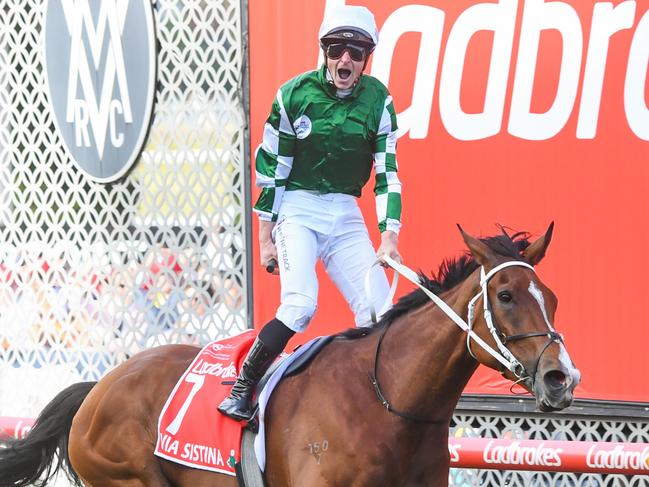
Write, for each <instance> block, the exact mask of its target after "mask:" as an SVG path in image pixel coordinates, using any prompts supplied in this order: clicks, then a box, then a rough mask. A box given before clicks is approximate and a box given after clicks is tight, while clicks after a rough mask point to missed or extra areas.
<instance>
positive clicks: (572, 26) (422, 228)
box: [249, 0, 649, 402]
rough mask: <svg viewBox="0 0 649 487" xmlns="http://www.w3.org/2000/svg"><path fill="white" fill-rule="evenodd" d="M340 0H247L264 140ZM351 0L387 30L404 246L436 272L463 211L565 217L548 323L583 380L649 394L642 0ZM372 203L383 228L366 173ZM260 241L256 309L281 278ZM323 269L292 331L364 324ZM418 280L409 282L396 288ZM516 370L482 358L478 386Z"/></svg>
mask: <svg viewBox="0 0 649 487" xmlns="http://www.w3.org/2000/svg"><path fill="white" fill-rule="evenodd" d="M340 3H344V1H343V0H328V1H325V0H312V1H309V2H304V1H303V0H263V1H262V0H251V1H250V2H249V29H250V79H251V111H250V115H251V137H252V142H251V143H252V150H253V153H254V149H255V148H256V147H257V145H258V144H259V142H260V141H261V136H262V130H263V125H264V121H265V119H266V117H267V116H268V113H269V111H270V107H271V103H272V101H273V98H274V96H275V93H276V91H277V89H278V87H279V86H280V85H281V84H282V83H284V82H285V81H287V80H288V79H290V78H292V77H293V76H295V75H297V74H299V73H301V72H304V71H307V70H310V69H315V68H316V67H318V65H319V62H321V61H319V48H318V39H317V32H318V28H319V25H320V22H321V21H322V17H323V14H324V12H325V9H326V8H330V7H331V6H333V5H334V4H340ZM347 3H348V4H353V5H364V6H367V7H368V8H370V9H371V10H372V11H373V13H374V15H375V17H376V21H377V24H378V27H379V30H380V40H379V45H378V47H377V49H376V51H375V52H374V54H373V56H372V59H371V60H370V63H369V65H368V67H367V69H366V73H368V74H371V75H373V76H375V77H377V78H379V79H380V80H381V81H383V82H384V83H385V84H386V85H387V86H388V88H389V90H390V92H391V94H392V96H393V98H394V103H395V108H396V110H397V113H398V122H399V127H400V130H401V136H400V138H399V142H398V148H397V159H398V163H399V175H400V179H401V182H402V184H403V195H402V197H403V228H402V231H401V234H400V243H399V248H400V251H401V253H402V255H403V257H404V263H405V264H406V265H408V266H409V267H411V268H413V269H415V270H418V269H421V270H423V271H424V272H426V273H427V274H430V271H431V270H434V271H436V270H437V268H438V266H439V264H440V263H441V262H442V260H443V259H445V258H449V257H456V256H459V255H460V254H461V253H462V252H464V250H465V248H464V245H463V242H462V240H461V238H460V235H459V233H458V231H457V228H456V224H457V223H460V224H461V225H462V226H463V228H465V229H466V230H467V231H468V232H470V233H472V234H474V235H483V236H487V235H494V234H497V233H499V231H500V230H499V228H498V226H497V225H498V224H500V225H504V226H506V227H507V228H510V229H512V230H518V231H521V230H525V231H529V232H531V233H532V234H533V237H534V238H535V237H537V236H539V235H541V234H542V232H544V231H545V229H546V228H547V226H548V224H549V223H550V222H551V221H554V222H555V233H554V237H553V242H552V244H551V245H550V248H549V251H548V255H547V257H546V259H545V260H544V261H543V262H542V263H541V264H540V265H539V266H538V272H539V275H540V277H541V279H543V281H544V282H545V283H547V284H548V286H549V287H550V288H551V289H552V290H553V291H554V292H555V293H556V295H557V296H558V298H559V307H558V310H557V315H556V317H555V325H556V327H557V328H558V330H559V331H560V332H562V333H563V334H564V336H565V341H566V345H567V348H568V350H569V352H570V353H571V357H572V359H573V360H574V362H575V364H576V365H577V367H578V368H579V369H580V370H581V372H582V374H583V381H582V383H581V385H580V386H579V387H578V389H577V391H576V395H577V397H581V398H594V399H610V400H620V401H641V402H649V377H648V376H647V374H646V373H645V371H646V358H645V353H646V352H645V348H646V346H647V342H648V338H649V327H648V326H647V325H646V323H645V322H646V319H645V315H646V311H645V304H646V303H647V302H648V301H649V287H648V286H647V285H646V283H645V280H646V276H649V259H646V258H645V254H646V252H647V251H648V250H649V221H648V220H649V219H648V216H649V211H648V210H649V203H648V201H647V200H648V198H649V107H648V104H649V102H648V100H649V83H648V82H647V71H648V66H649V0H642V1H621V2H620V1H615V2H604V1H601V2H599V1H595V2H585V1H581V0H569V1H552V2H549V1H548V2H545V1H543V0H526V1H524V2H523V1H516V0H500V1H482V2H480V1H468V0H452V1H451V0H436V1H433V0H423V1H418V2H416V3H415V2H411V1H409V0H384V1H381V2H371V1H369V0H358V1H357V0H354V1H351V0H350V1H348V2H347ZM253 164H254V162H253ZM253 174H254V168H253ZM253 178H254V176H253ZM253 182H254V181H253ZM257 195H258V192H257V191H256V189H255V190H253V199H256V197H257ZM361 207H362V209H363V212H364V215H365V218H366V221H367V223H368V226H369V228H370V232H371V236H372V238H373V240H374V242H376V243H377V244H378V241H379V235H378V230H377V228H376V215H375V213H374V211H375V210H374V199H373V193H372V184H368V186H367V187H366V188H365V191H364V194H363V196H362V198H361ZM253 220H254V225H255V226H254V228H253V230H254V232H255V235H254V236H253V242H256V231H257V227H256V223H257V222H256V218H255V219H253ZM257 250H258V249H257V248H255V249H254V251H255V256H254V259H255V268H254V296H255V302H254V304H255V306H254V313H255V314H254V316H255V320H256V323H257V326H261V325H263V324H264V323H265V322H266V321H267V320H268V319H270V318H272V316H273V315H274V313H275V309H276V307H277V305H278V303H279V280H278V278H277V277H276V276H270V275H267V274H266V273H265V272H264V271H263V268H262V267H261V266H260V265H259V257H258V255H257V253H258V252H257ZM319 275H320V295H319V303H318V311H317V314H316V317H315V319H314V320H313V322H312V323H311V325H310V327H309V329H308V331H307V332H306V333H305V334H304V335H302V336H300V337H299V338H297V339H294V342H297V341H300V342H303V341H306V339H308V338H310V337H313V336H315V335H322V334H325V333H333V332H336V331H339V330H342V329H345V328H348V327H350V326H353V317H352V315H351V313H350V312H349V310H348V309H347V305H346V303H345V302H344V300H343V298H342V297H341V296H340V294H339V293H338V291H337V290H336V289H335V287H334V286H333V285H332V284H331V282H330V281H329V279H328V277H327V276H326V273H324V272H323V270H322V269H321V268H320V269H319ZM411 289H412V287H411V286H409V285H408V284H407V283H401V284H400V287H399V291H398V292H397V296H401V295H404V294H406V293H407V292H409V291H410V290H411ZM509 386H510V384H509V383H507V382H506V381H504V380H503V379H501V378H500V377H499V376H498V375H497V374H495V373H492V372H491V371H488V370H485V369H484V368H480V369H479V371H478V372H477V373H476V375H475V376H474V378H473V379H472V380H471V382H470V383H469V386H468V388H467V391H468V392H480V393H490V394H495V393H497V394H500V393H503V394H508V393H509Z"/></svg>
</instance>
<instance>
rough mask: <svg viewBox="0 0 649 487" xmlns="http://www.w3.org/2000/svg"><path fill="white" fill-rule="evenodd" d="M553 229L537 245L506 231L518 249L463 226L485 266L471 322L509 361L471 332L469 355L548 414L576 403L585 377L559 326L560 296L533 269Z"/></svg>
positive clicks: (471, 304) (471, 308)
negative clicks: (479, 342) (531, 397)
mask: <svg viewBox="0 0 649 487" xmlns="http://www.w3.org/2000/svg"><path fill="white" fill-rule="evenodd" d="M458 227H459V226H458ZM553 227H554V223H552V224H550V226H549V227H548V230H547V231H546V232H545V235H543V236H542V237H540V238H539V239H537V240H536V241H534V242H533V243H531V244H528V241H527V240H526V239H522V240H514V239H510V238H509V236H508V235H507V234H506V233H505V236H506V237H507V238H506V239H505V241H509V242H511V243H513V244H514V245H515V246H516V245H518V246H519V247H520V248H519V249H517V252H515V253H514V252H511V251H510V252H507V251H496V248H497V246H498V244H499V241H498V239H497V238H494V237H492V238H490V239H477V238H475V237H472V236H471V235H469V234H467V233H466V232H464V231H463V230H462V228H461V227H460V232H461V233H462V237H463V239H464V242H465V243H466V245H467V247H468V248H469V250H470V252H471V255H472V257H473V259H474V261H475V262H476V263H477V264H478V265H479V266H480V271H479V272H480V282H479V288H480V289H479V292H478V293H477V294H476V295H475V296H474V297H473V298H472V299H471V300H470V302H469V306H468V308H469V311H468V318H467V322H468V325H469V327H470V328H471V329H472V330H473V331H474V332H475V333H476V334H477V335H478V336H479V337H481V338H482V340H484V341H485V342H486V343H487V344H489V345H490V346H491V347H492V348H494V349H495V350H497V351H498V352H499V353H500V354H501V357H504V358H505V359H506V360H505V361H504V362H503V361H499V360H498V359H497V357H496V356H494V355H493V354H490V353H488V351H487V350H486V349H485V348H483V347H480V346H476V344H475V343H474V340H472V339H471V335H468V336H467V347H468V350H469V353H470V354H471V355H472V356H473V357H474V358H475V359H476V360H477V361H478V362H480V363H482V364H484V365H486V366H488V367H491V368H493V369H495V370H498V371H500V372H501V373H502V374H503V375H504V376H505V377H507V378H508V379H510V380H512V381H514V382H515V383H518V384H520V385H521V386H523V387H524V388H525V389H527V390H528V391H529V392H531V393H533V394H534V396H535V398H536V403H537V407H538V408H539V409H540V410H541V411H544V412H548V411H554V410H559V409H564V408H566V407H568V406H570V404H571V403H572V400H573V391H574V389H575V387H576V386H577V384H578V383H579V381H580V379H581V374H580V372H579V370H577V368H576V367H575V366H574V364H573V362H572V360H571V359H570V356H569V355H568V352H567V351H566V347H565V346H564V343H563V337H562V335H560V334H559V333H558V332H557V331H556V329H555V325H554V316H555V312H556V309H557V302H558V301H557V297H556V296H555V295H554V293H553V292H552V291H551V290H550V289H549V288H548V287H547V286H546V285H545V284H544V283H543V282H542V281H541V280H540V279H539V277H538V275H537V274H536V272H535V271H534V267H533V266H535V265H536V264H538V263H539V262H540V261H541V259H543V257H544V256H545V252H546V250H547V248H548V245H549V244H550V240H551V238H552V230H553ZM503 233H504V232H503ZM499 250H500V249H499ZM507 255H509V256H507ZM480 310H482V312H480ZM507 362H508V363H507Z"/></svg>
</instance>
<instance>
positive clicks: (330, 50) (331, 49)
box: [325, 42, 367, 62]
mask: <svg viewBox="0 0 649 487" xmlns="http://www.w3.org/2000/svg"><path fill="white" fill-rule="evenodd" d="M345 51H347V52H348V53H349V57H351V58H352V61H356V62H358V61H364V60H365V57H366V56H367V49H366V48H365V47H364V46H361V45H358V44H350V43H347V42H345V43H343V42H335V43H333V44H329V45H328V46H327V49H326V50H325V53H326V54H327V57H328V58H329V59H340V58H341V57H343V54H344V53H345Z"/></svg>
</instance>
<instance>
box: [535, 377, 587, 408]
mask: <svg viewBox="0 0 649 487" xmlns="http://www.w3.org/2000/svg"><path fill="white" fill-rule="evenodd" d="M580 380H581V373H580V372H579V370H578V369H576V368H574V367H570V368H567V367H563V366H562V367H559V368H556V369H550V370H546V371H538V372H537V377H536V381H535V382H534V396H535V397H536V405H537V407H538V408H539V409H540V410H541V411H542V412H550V411H559V410H561V409H565V408H567V407H568V406H570V405H571V404H572V400H573V392H574V390H575V387H577V384H579V381H580Z"/></svg>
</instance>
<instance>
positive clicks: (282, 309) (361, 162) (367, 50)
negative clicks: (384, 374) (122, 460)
mask: <svg viewBox="0 0 649 487" xmlns="http://www.w3.org/2000/svg"><path fill="white" fill-rule="evenodd" d="M319 40H320V47H321V48H322V51H323V54H324V59H325V62H324V64H323V66H322V67H321V68H320V69H318V70H315V71H309V72H306V73H303V74H301V75H299V76H297V77H296V78H293V79H292V80H290V81H288V82H287V83H286V84H284V85H283V86H282V87H281V88H280V89H279V90H278V91H277V95H276V97H275V100H274V102H273V105H272V110H271V113H270V116H269V117H268V119H267V120H266V124H265V127H264V135H263V140H262V142H261V145H260V146H259V148H258V149H257V152H256V156H255V164H256V174H257V186H259V187H261V188H262V191H261V195H260V196H259V199H258V200H257V203H256V204H255V207H254V211H255V213H257V215H258V217H259V246H260V257H261V263H262V265H264V266H267V265H269V264H270V263H271V262H272V261H275V262H277V263H278V265H277V267H278V269H275V270H274V273H276V274H277V273H279V276H280V283H281V304H280V306H279V308H278V310H277V313H276V316H275V318H274V319H272V320H271V321H270V322H268V323H267V324H266V325H265V326H264V327H263V328H262V329H261V331H260V332H259V336H258V338H257V339H256V341H255V342H254V343H253V345H252V348H251V349H250V352H249V354H248V356H247V357H246V360H245V362H244V364H243V366H242V369H241V372H240V374H239V377H238V378H237V380H236V383H235V384H234V386H233V387H232V391H231V392H230V395H229V396H228V397H227V398H226V399H225V400H224V401H223V402H222V403H221V405H220V406H219V411H221V412H222V413H223V414H225V415H227V416H230V417H232V418H234V419H237V420H249V419H251V418H252V416H253V414H254V411H253V410H252V408H251V405H250V399H251V396H252V394H253V391H254V388H255V386H256V385H257V383H258V382H259V380H260V379H261V377H262V376H263V374H264V373H265V372H266V370H267V369H268V367H269V366H270V364H271V363H272V362H273V360H274V359H275V358H276V357H277V356H278V355H279V354H280V353H281V352H282V350H284V347H285V346H286V344H287V342H288V341H289V339H290V338H291V337H292V336H293V335H294V334H295V333H296V332H302V331H304V330H305V329H306V327H307V325H308V324H309V322H310V321H311V318H312V317H313V315H314V313H315V311H316V304H317V296H318V280H317V276H316V270H315V266H316V262H317V260H318V259H322V262H323V264H324V266H325V268H326V270H327V273H328V274H329V276H330V277H331V279H332V280H333V282H334V283H335V284H336V286H337V287H338V289H339V290H340V291H341V293H342V294H343V296H344V297H345V299H346V300H347V302H348V303H349V306H350V307H351V309H352V311H353V312H354V315H355V322H356V325H357V326H364V325H367V324H369V322H370V303H368V298H367V296H366V294H365V288H364V279H365V275H366V273H367V272H368V270H369V269H370V268H371V271H370V272H371V274H370V281H371V289H372V293H371V294H372V299H373V301H374V303H373V305H374V308H375V309H380V308H381V307H382V306H383V305H384V304H385V301H386V299H387V296H388V294H389V285H388V281H387V278H386V276H385V272H384V271H383V269H381V268H380V267H372V266H373V264H374V263H375V261H376V259H377V256H378V258H379V259H380V258H381V257H382V256H385V255H387V256H390V257H391V258H393V259H395V260H397V261H401V257H400V255H399V251H398V250H397V244H398V234H399V229H400V227H401V223H400V218H401V183H400V182H399V179H398V177H397V161H396V156H395V149H396V142H397V119H396V115H395V111H394V106H393V104H392V98H391V96H390V94H389V93H388V90H387V88H386V87H385V86H384V85H383V84H382V83H381V82H380V81H379V80H377V79H376V78H373V77H372V76H369V75H365V74H363V71H364V69H365V67H366V65H367V61H368V59H369V56H370V55H371V54H372V51H373V50H374V48H375V47H376V44H377V42H378V30H377V28H376V23H375V21H374V16H373V15H372V13H371V12H370V11H369V10H368V9H367V8H365V7H359V6H350V5H341V6H337V7H334V8H332V9H330V10H329V11H328V12H327V14H326V15H325V18H324V20H323V22H322V25H321V27H320V32H319ZM372 167H373V168H374V172H375V185H374V192H375V194H376V211H377V216H378V223H379V231H380V232H381V244H380V246H379V248H378V250H377V251H374V247H373V246H372V242H371V241H370V238H369V235H368V232H367V227H366V225H365V221H364V219H363V216H362V214H361V211H360V209H359V207H358V205H357V202H356V199H357V198H358V197H359V196H360V195H361V190H362V188H363V186H365V184H366V183H367V181H368V180H369V178H370V173H371V171H372Z"/></svg>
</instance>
